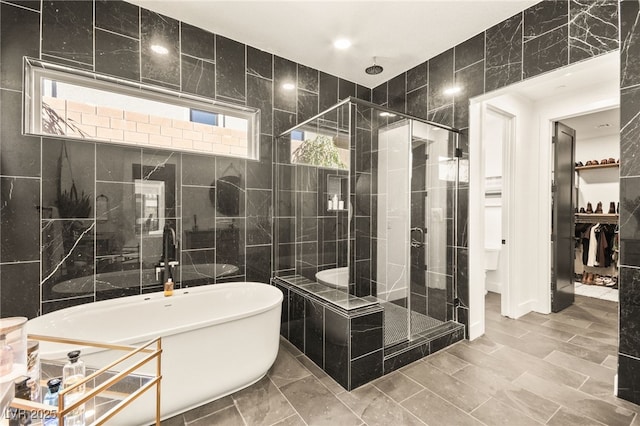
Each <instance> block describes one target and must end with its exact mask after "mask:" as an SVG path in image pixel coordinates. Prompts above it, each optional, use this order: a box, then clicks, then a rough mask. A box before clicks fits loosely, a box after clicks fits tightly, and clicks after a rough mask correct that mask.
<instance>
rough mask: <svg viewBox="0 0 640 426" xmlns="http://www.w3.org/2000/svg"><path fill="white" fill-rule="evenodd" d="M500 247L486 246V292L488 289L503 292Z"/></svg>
mask: <svg viewBox="0 0 640 426" xmlns="http://www.w3.org/2000/svg"><path fill="white" fill-rule="evenodd" d="M500 250H501V248H500V247H485V248H484V270H485V281H484V284H485V294H486V292H487V291H491V292H494V293H501V292H502V289H501V287H502V283H501V277H500V271H499V269H498V265H499V262H500Z"/></svg>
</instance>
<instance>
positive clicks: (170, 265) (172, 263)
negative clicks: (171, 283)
mask: <svg viewBox="0 0 640 426" xmlns="http://www.w3.org/2000/svg"><path fill="white" fill-rule="evenodd" d="M179 264H180V262H178V261H177V260H170V261H169V267H174V266H178V265H179Z"/></svg>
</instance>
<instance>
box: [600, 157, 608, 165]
mask: <svg viewBox="0 0 640 426" xmlns="http://www.w3.org/2000/svg"><path fill="white" fill-rule="evenodd" d="M600 164H609V160H608V159H606V158H603V159H602V160H600Z"/></svg>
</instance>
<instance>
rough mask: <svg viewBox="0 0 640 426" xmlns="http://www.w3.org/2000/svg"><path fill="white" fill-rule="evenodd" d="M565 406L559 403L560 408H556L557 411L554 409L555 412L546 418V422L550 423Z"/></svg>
mask: <svg viewBox="0 0 640 426" xmlns="http://www.w3.org/2000/svg"><path fill="white" fill-rule="evenodd" d="M563 408H565V407H564V405H560V404H558V408H556V411H554V412H553V414H552V415H551V416H550V417H549V418H548V419H547V420H545V422H544V424H545V425H546V424H548V423H549V422H550V421H551V419H552V418H554V417H555V415H556V414H558V412H560V410H562V409H563Z"/></svg>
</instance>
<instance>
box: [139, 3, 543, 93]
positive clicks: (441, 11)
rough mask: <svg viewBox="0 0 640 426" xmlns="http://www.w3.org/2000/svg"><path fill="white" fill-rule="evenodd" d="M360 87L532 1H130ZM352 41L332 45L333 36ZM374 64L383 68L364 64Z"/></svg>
mask: <svg viewBox="0 0 640 426" xmlns="http://www.w3.org/2000/svg"><path fill="white" fill-rule="evenodd" d="M130 1H131V3H134V4H137V5H140V6H142V7H145V8H147V9H150V10H153V11H155V12H158V13H162V14H165V15H167V16H170V17H172V18H176V19H179V20H181V21H184V22H187V23H189V24H191V25H195V26H197V27H200V28H204V29H206V30H209V31H211V32H213V33H216V34H220V35H223V36H225V37H228V38H231V39H234V40H237V41H240V42H242V43H246V44H248V45H251V46H253V47H256V48H259V49H262V50H265V51H267V52H270V53H273V54H276V55H278V56H281V57H284V58H287V59H290V60H293V61H295V62H298V63H301V64H303V65H307V66H310V67H313V68H316V69H319V70H321V71H324V72H327V73H330V74H333V75H336V76H338V77H341V78H344V79H347V80H351V81H354V82H356V83H358V84H360V85H362V86H366V87H375V86H377V85H379V84H381V83H383V82H385V81H387V80H389V79H390V78H392V77H395V76H396V75H398V74H400V73H402V72H404V71H406V70H408V69H410V68H412V67H414V66H416V65H418V64H420V63H422V62H424V61H426V60H427V59H429V58H432V57H433V56H436V55H437V54H439V53H441V52H443V51H445V50H447V49H449V48H451V47H453V46H455V45H457V44H458V43H461V42H463V41H465V40H467V39H469V38H471V37H473V36H474V35H476V34H478V33H480V32H482V31H484V30H485V29H487V28H489V27H491V26H493V25H495V24H497V23H499V22H501V21H503V20H504V19H506V18H509V17H510V16H513V15H514V14H516V13H518V12H520V11H522V10H524V9H526V8H528V7H529V6H531V5H533V4H536V3H538V2H539V0H446V1H445V0H413V1H380V0H379V1H364V0H360V1H344V0H332V1H268V0H259V1H244V0H238V1H219V0H130ZM341 37H346V38H349V39H350V40H351V42H352V46H351V47H350V48H349V49H347V50H343V51H340V50H337V49H335V48H334V47H333V44H332V43H333V41H334V40H335V39H336V38H341ZM374 56H375V57H376V58H377V59H376V62H377V63H378V64H379V65H382V66H383V67H384V72H382V73H381V74H378V75H376V76H370V75H368V74H365V72H364V69H365V68H366V67H368V66H370V65H371V64H372V63H373V57H374Z"/></svg>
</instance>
